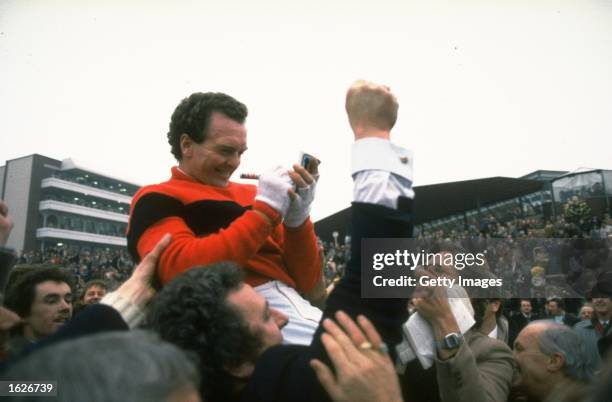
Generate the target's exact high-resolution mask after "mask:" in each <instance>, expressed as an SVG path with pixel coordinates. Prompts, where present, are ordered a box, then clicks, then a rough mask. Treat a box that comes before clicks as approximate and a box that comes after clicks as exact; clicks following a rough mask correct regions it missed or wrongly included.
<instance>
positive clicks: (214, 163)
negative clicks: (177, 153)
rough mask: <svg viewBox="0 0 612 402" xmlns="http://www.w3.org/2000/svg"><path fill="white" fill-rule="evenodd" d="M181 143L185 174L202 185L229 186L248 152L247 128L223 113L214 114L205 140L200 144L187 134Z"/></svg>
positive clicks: (182, 137)
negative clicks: (230, 180) (245, 153)
mask: <svg viewBox="0 0 612 402" xmlns="http://www.w3.org/2000/svg"><path fill="white" fill-rule="evenodd" d="M180 144H181V152H182V159H181V160H180V162H179V167H180V168H181V169H182V170H183V171H184V172H185V173H187V174H188V175H190V176H191V177H193V178H194V179H196V180H197V181H199V182H201V183H204V184H208V185H211V186H215V187H227V185H228V183H229V179H230V176H231V175H232V173H234V171H235V170H236V169H237V168H238V166H240V157H241V156H242V154H243V153H244V152H245V151H246V149H247V143H246V128H245V126H244V124H240V123H238V122H236V121H234V120H232V119H230V118H229V117H227V116H226V115H224V114H223V113H219V112H213V113H212V115H211V117H210V122H209V125H208V130H207V133H206V137H205V139H204V141H202V142H201V143H199V144H198V143H197V142H195V141H193V139H191V138H190V137H189V136H188V135H187V134H183V135H182V136H181V142H180Z"/></svg>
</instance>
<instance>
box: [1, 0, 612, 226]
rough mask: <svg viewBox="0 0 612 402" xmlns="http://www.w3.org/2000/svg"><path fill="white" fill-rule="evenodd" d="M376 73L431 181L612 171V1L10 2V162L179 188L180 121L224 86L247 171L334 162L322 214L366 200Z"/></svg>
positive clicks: (6, 151) (5, 145) (403, 136)
mask: <svg viewBox="0 0 612 402" xmlns="http://www.w3.org/2000/svg"><path fill="white" fill-rule="evenodd" d="M359 78H365V79H368V80H374V81H377V82H380V83H385V84H387V85H389V86H391V88H392V90H393V91H394V92H395V93H396V94H397V97H398V99H399V102H400V110H399V119H398V124H397V125H396V128H395V129H394V131H393V139H394V140H395V141H396V142H398V143H400V144H402V145H404V146H407V147H409V148H411V149H412V150H413V151H414V153H415V185H423V184H432V183H441V182H447V181H455V180H468V179H476V178H483V177H490V176H508V177H518V176H521V175H524V174H527V173H529V172H531V171H533V170H536V169H553V170H574V169H576V168H578V167H596V168H608V169H612V0H576V1H570V0H559V1H538V0H531V1H522V0H518V1H517V0H507V1H492V0H489V1H467V0H453V1H431V0H419V1H409V0H403V1H400V0H395V1H391V0H377V1H373V0H368V1H356V0H352V1H345V0H342V1H321V0H315V1H301V2H298V1H287V0H285V1H283V0H279V1H270V0H265V1H259V0H258V1H255V0H251V1H247V0H236V1H231V0H229V1H227V0H226V1H222V2H212V1H204V0H201V1H174V2H170V1H151V0H149V1H130V0H124V1H108V0H99V1H84V0H71V1H70V0H64V1H60V0H57V1H56V0H41V1H34V0H2V1H1V2H0V113H1V118H0V165H2V164H4V161H5V160H7V159H13V158H17V157H21V156H25V155H29V154H32V153H39V154H43V155H46V156H49V157H52V158H56V159H60V160H61V159H64V158H73V159H75V160H77V161H80V162H81V163H82V164H83V165H85V166H87V167H90V168H92V169H95V170H98V171H100V172H104V173H107V174H109V175H112V176H116V177H118V178H122V179H124V180H128V181H131V182H134V183H136V184H140V185H143V184H149V183H153V182H159V181H163V180H166V179H167V178H168V177H169V169H170V166H172V165H173V163H174V159H173V158H172V156H171V154H170V148H169V146H168V144H167V142H166V132H167V131H168V123H169V121H170V115H171V114H172V111H173V110H174V108H175V107H176V105H177V104H178V102H179V101H180V100H181V99H182V98H184V97H186V96H188V95H189V94H191V93H193V92H206V91H221V92H226V93H228V94H230V95H232V96H234V97H236V98H237V99H238V100H240V101H242V102H244V103H245V104H246V105H247V106H248V107H249V117H248V120H247V127H248V145H249V151H248V152H247V153H246V154H245V156H244V157H243V162H242V166H241V168H239V169H238V171H237V174H238V173H240V172H260V171H262V170H264V169H266V168H269V167H272V166H273V165H277V164H282V165H286V166H289V165H290V164H291V163H293V162H294V161H297V158H298V154H299V151H300V150H304V151H308V152H310V153H313V154H315V155H317V156H318V157H319V158H320V159H321V160H322V161H323V164H322V165H321V180H320V184H319V187H318V189H317V198H316V200H315V204H314V207H313V217H314V218H315V219H320V218H322V217H325V216H327V215H329V214H330V213H333V212H336V211H337V210H339V209H342V208H344V207H346V206H348V204H349V202H350V197H351V182H350V178H349V152H348V149H349V146H350V143H351V141H352V134H351V132H350V129H349V127H348V123H347V121H346V117H345V113H344V108H343V106H344V94H345V91H346V89H347V88H348V86H349V85H350V83H351V82H352V81H354V80H355V79H359ZM237 174H236V176H237Z"/></svg>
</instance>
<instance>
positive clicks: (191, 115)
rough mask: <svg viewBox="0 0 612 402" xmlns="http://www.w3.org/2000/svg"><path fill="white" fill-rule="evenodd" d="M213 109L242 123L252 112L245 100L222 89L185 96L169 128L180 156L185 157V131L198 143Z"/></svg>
mask: <svg viewBox="0 0 612 402" xmlns="http://www.w3.org/2000/svg"><path fill="white" fill-rule="evenodd" d="M213 112H220V113H223V114H224V115H226V116H227V117H229V118H230V119H232V120H235V121H236V122H238V123H240V124H244V121H245V119H246V117H247V115H248V113H249V112H248V110H247V107H246V106H245V105H244V104H243V103H241V102H239V101H237V100H236V99H234V98H232V97H231V96H229V95H226V94H224V93H220V92H206V93H202V92H196V93H194V94H191V95H190V96H189V97H188V98H185V99H183V100H182V101H181V103H179V105H178V106H177V107H176V109H174V113H172V119H171V120H170V131H168V144H170V146H171V147H172V149H171V152H172V155H174V157H175V158H176V160H179V161H180V160H181V158H182V154H181V135H182V134H187V135H188V136H189V137H190V138H191V139H192V140H193V141H195V142H196V143H198V144H199V143H201V142H202V141H204V140H205V139H206V135H207V134H208V133H207V131H208V125H209V123H210V116H211V115H212V113H213Z"/></svg>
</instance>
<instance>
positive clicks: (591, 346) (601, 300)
mask: <svg viewBox="0 0 612 402" xmlns="http://www.w3.org/2000/svg"><path fill="white" fill-rule="evenodd" d="M597 296H598V297H593V299H592V303H593V310H594V314H593V317H592V318H591V319H590V320H583V321H580V322H579V323H577V324H576V325H575V326H574V328H575V329H576V331H577V332H578V333H579V334H580V336H581V337H582V339H583V341H584V344H585V347H586V348H587V351H588V353H589V356H590V358H591V360H592V361H593V363H594V364H595V365H596V366H597V367H599V365H600V364H601V361H602V357H603V354H604V353H603V350H602V349H603V346H602V345H600V344H599V343H600V342H601V341H602V340H604V341H605V340H606V338H609V337H612V325H611V324H610V319H611V318H612V298H610V295H609V294H605V293H603V292H602V293H599V294H598V295H597Z"/></svg>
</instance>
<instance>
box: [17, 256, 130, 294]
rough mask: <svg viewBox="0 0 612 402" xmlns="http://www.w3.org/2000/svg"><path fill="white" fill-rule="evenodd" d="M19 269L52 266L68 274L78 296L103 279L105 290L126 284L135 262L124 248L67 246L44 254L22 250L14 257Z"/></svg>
mask: <svg viewBox="0 0 612 402" xmlns="http://www.w3.org/2000/svg"><path fill="white" fill-rule="evenodd" d="M16 263H17V265H19V266H30V265H34V266H40V265H51V266H56V267H61V268H63V269H64V270H65V271H67V272H69V273H70V275H71V277H72V281H73V283H74V286H75V291H76V292H77V294H80V293H82V292H83V290H84V286H85V284H86V283H87V282H89V281H92V280H103V281H104V282H105V283H106V284H107V285H106V286H107V288H108V289H111V290H112V289H115V288H117V287H118V286H119V284H121V283H123V282H125V280H126V279H127V278H129V276H130V275H131V274H132V271H133V270H134V262H133V261H132V258H131V257H130V256H129V254H128V253H127V250H125V249H123V248H113V249H110V248H101V247H97V248H89V247H88V248H83V247H78V246H73V245H72V246H71V245H68V244H62V245H54V246H47V247H45V249H44V250H43V251H25V252H22V253H20V254H19V255H18V256H17V259H16Z"/></svg>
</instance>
